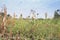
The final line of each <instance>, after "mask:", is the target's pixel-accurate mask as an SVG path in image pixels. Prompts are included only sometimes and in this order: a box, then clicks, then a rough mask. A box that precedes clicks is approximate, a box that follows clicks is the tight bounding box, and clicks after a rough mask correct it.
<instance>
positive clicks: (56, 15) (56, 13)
mask: <svg viewBox="0 0 60 40" xmlns="http://www.w3.org/2000/svg"><path fill="white" fill-rule="evenodd" d="M56 18H60V10H59V9H57V10H56V11H55V12H54V19H56Z"/></svg>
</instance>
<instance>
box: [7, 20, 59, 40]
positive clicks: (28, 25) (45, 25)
mask: <svg viewBox="0 0 60 40" xmlns="http://www.w3.org/2000/svg"><path fill="white" fill-rule="evenodd" d="M14 20H15V24H14V26H12V24H9V25H8V26H7V27H8V30H9V31H10V30H11V29H12V31H13V34H14V35H16V33H17V32H20V37H21V39H22V40H24V39H27V40H33V39H34V40H60V20H58V19H57V20H55V19H47V20H41V19H40V20H39V19H38V20H35V21H34V20H32V21H31V20H24V19H22V20H20V19H19V20H17V19H14Z"/></svg>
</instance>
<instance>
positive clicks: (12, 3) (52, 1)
mask: <svg viewBox="0 0 60 40" xmlns="http://www.w3.org/2000/svg"><path fill="white" fill-rule="evenodd" d="M3 4H5V5H6V7H7V11H8V14H10V15H13V14H14V12H15V13H16V15H18V16H19V15H20V14H21V13H22V14H23V17H27V16H28V15H30V10H31V9H33V10H35V11H36V13H39V16H38V18H44V17H45V16H44V15H45V14H44V13H45V12H47V13H48V18H52V17H53V15H54V11H55V10H56V9H60V0H0V9H1V8H3Z"/></svg>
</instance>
